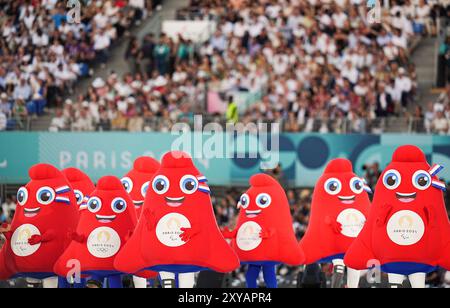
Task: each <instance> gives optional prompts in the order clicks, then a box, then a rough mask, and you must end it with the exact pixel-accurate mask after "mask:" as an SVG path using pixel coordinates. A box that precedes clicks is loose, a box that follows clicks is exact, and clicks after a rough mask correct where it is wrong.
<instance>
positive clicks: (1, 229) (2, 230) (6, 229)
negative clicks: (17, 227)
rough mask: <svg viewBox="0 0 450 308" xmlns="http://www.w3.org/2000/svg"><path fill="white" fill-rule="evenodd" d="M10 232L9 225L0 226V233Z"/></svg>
mask: <svg viewBox="0 0 450 308" xmlns="http://www.w3.org/2000/svg"><path fill="white" fill-rule="evenodd" d="M9 231H11V225H9V224H7V223H4V224H2V225H1V226H0V233H6V232H9Z"/></svg>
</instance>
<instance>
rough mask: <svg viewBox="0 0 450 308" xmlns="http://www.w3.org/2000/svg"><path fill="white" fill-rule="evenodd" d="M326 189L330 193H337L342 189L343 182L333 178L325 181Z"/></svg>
mask: <svg viewBox="0 0 450 308" xmlns="http://www.w3.org/2000/svg"><path fill="white" fill-rule="evenodd" d="M324 188H325V191H326V192H327V193H328V194H330V195H333V196H334V195H337V194H338V193H340V192H341V190H342V183H341V181H339V180H338V179H335V178H331V179H328V180H327V181H326V182H325V186H324Z"/></svg>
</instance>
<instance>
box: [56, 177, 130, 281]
mask: <svg viewBox="0 0 450 308" xmlns="http://www.w3.org/2000/svg"><path fill="white" fill-rule="evenodd" d="M136 223H137V218H136V211H135V208H134V206H133V203H132V201H131V199H130V197H129V196H128V194H127V192H126V191H125V189H124V188H123V186H122V183H121V182H120V180H119V179H118V178H116V177H111V176H107V177H104V178H101V179H100V180H99V182H98V185H97V188H96V190H95V191H93V192H92V194H91V196H90V198H89V200H88V202H87V210H85V211H82V212H81V217H80V221H79V223H78V227H77V230H76V232H74V233H73V234H71V238H72V243H71V244H70V246H69V247H68V248H67V250H66V251H65V252H64V254H63V255H62V256H61V257H60V259H59V260H58V262H57V264H56V265H55V272H57V273H58V274H60V275H61V276H63V275H64V276H65V275H67V273H68V272H69V271H70V268H68V266H67V264H68V262H69V261H70V260H79V261H80V266H81V273H82V274H83V275H91V276H92V277H93V278H94V279H96V280H99V281H102V280H103V279H104V278H108V280H109V286H110V287H111V288H119V287H121V273H120V272H117V271H116V270H115V269H114V259H115V257H116V256H117V254H118V252H119V251H120V249H121V248H122V247H123V245H124V244H125V243H126V241H127V240H128V238H129V237H130V236H131V234H132V233H133V230H134V228H135V226H136Z"/></svg>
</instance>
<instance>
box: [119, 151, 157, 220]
mask: <svg viewBox="0 0 450 308" xmlns="http://www.w3.org/2000/svg"><path fill="white" fill-rule="evenodd" d="M160 167H161V165H160V163H159V162H158V161H157V160H155V159H153V158H151V157H140V158H138V159H136V161H135V162H134V166H133V169H132V170H131V171H130V172H128V174H127V175H125V177H124V178H122V180H121V181H122V184H123V186H124V187H125V190H126V191H127V193H128V194H129V195H130V197H131V199H132V200H133V204H134V206H135V207H136V213H137V215H138V218H139V217H141V211H142V207H143V205H144V201H145V196H146V195H147V190H148V188H149V186H150V184H151V180H152V179H153V176H154V175H155V173H156V171H158V169H159V168H160Z"/></svg>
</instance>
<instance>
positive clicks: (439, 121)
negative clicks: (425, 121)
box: [432, 111, 449, 135]
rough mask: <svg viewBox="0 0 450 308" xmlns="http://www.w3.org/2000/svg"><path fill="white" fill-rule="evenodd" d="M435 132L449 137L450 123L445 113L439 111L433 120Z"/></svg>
mask: <svg viewBox="0 0 450 308" xmlns="http://www.w3.org/2000/svg"><path fill="white" fill-rule="evenodd" d="M432 125H433V131H434V132H435V133H436V134H440V135H447V134H448V133H449V123H448V120H447V119H446V118H445V116H444V113H443V112H441V111H439V112H437V113H436V118H435V119H434V120H433V123H432Z"/></svg>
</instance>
